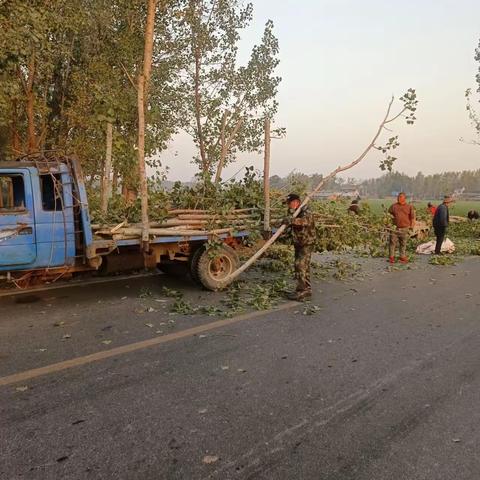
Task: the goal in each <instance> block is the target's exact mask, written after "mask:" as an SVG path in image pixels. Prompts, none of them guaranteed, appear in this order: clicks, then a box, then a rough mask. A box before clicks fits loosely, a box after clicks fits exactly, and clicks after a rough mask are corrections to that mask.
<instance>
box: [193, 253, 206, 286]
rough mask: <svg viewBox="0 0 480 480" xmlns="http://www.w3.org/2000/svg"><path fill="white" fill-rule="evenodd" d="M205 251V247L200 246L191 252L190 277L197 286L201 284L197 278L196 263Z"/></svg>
mask: <svg viewBox="0 0 480 480" xmlns="http://www.w3.org/2000/svg"><path fill="white" fill-rule="evenodd" d="M205 251H206V248H205V245H202V246H201V247H198V248H197V249H196V250H195V251H194V252H193V254H192V256H191V258H190V265H189V267H190V276H191V277H192V280H193V281H194V282H195V283H197V284H198V285H201V284H202V282H201V280H200V278H199V277H198V262H199V260H200V257H201V256H202V255H203V254H204V253H205Z"/></svg>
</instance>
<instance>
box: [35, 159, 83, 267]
mask: <svg viewBox="0 0 480 480" xmlns="http://www.w3.org/2000/svg"><path fill="white" fill-rule="evenodd" d="M37 181H38V183H39V185H40V188H39V191H38V192H37V195H38V201H37V208H36V211H35V225H36V234H37V255H38V259H37V263H38V265H41V266H42V267H47V268H48V267H60V266H64V265H68V264H72V263H73V262H74V260H75V226H74V219H73V206H72V187H71V180H70V175H69V173H68V171H67V170H66V167H64V166H61V167H60V168H59V170H58V171H57V170H55V171H50V172H48V173H42V172H40V174H39V175H38V180H37Z"/></svg>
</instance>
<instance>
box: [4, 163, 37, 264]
mask: <svg viewBox="0 0 480 480" xmlns="http://www.w3.org/2000/svg"><path fill="white" fill-rule="evenodd" d="M34 227H35V218H34V205H33V192H32V181H31V177H30V172H29V171H28V170H27V169H12V170H3V169H2V170H0V267H10V266H11V267H17V268H18V267H19V266H23V267H25V266H27V265H29V264H31V263H34V262H35V259H36V257H37V246H36V239H35V228H34Z"/></svg>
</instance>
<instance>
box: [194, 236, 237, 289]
mask: <svg viewBox="0 0 480 480" xmlns="http://www.w3.org/2000/svg"><path fill="white" fill-rule="evenodd" d="M202 250H203V252H202V253H201V254H199V258H198V262H197V268H196V275H197V276H198V279H199V281H200V283H201V284H202V285H203V286H204V287H205V288H206V289H208V290H213V291H215V290H219V289H220V288H222V286H223V282H222V280H223V279H224V278H225V277H227V276H228V275H230V274H231V273H232V272H234V271H235V270H236V269H237V267H238V264H239V259H238V255H237V253H236V252H235V250H234V249H233V248H232V247H229V246H228V245H225V244H223V245H222V246H220V247H219V249H218V252H215V253H213V252H209V251H208V250H206V249H205V248H204V247H202Z"/></svg>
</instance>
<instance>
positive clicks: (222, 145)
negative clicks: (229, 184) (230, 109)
mask: <svg viewBox="0 0 480 480" xmlns="http://www.w3.org/2000/svg"><path fill="white" fill-rule="evenodd" d="M226 128H227V112H224V114H223V116H222V126H221V130H220V158H219V159H218V166H217V174H216V175H215V183H216V184H218V183H220V180H221V179H222V169H223V164H224V162H225V158H226V156H227V152H226V151H225V150H226V148H227V141H226V138H225V129H226Z"/></svg>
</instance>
